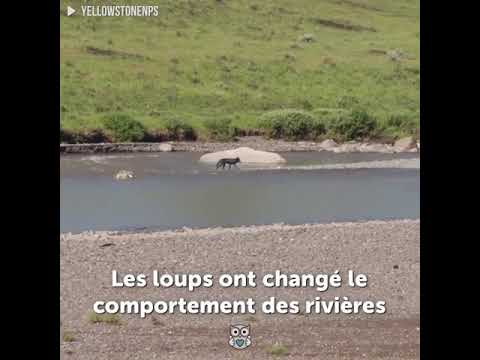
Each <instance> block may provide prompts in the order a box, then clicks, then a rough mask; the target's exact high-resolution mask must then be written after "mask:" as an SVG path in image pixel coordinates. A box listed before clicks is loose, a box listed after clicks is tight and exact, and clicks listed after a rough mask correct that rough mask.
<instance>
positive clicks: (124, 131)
mask: <svg viewBox="0 0 480 360" xmlns="http://www.w3.org/2000/svg"><path fill="white" fill-rule="evenodd" d="M103 126H104V127H105V129H106V130H107V131H108V132H109V135H110V136H111V138H112V140H113V141H114V142H135V141H141V140H143V139H144V137H145V127H144V126H143V125H142V123H140V122H139V121H137V120H135V119H133V118H132V117H130V116H129V115H126V114H121V113H118V114H111V115H109V116H107V117H105V118H104V119H103Z"/></svg>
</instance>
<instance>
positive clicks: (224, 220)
mask: <svg viewBox="0 0 480 360" xmlns="http://www.w3.org/2000/svg"><path fill="white" fill-rule="evenodd" d="M282 155H283V156H284V157H285V158H286V159H287V161H288V162H287V164H286V166H287V167H288V168H287V169H265V168H264V169H259V168H255V167H248V166H245V165H242V164H240V170H238V169H232V170H230V171H229V170H225V171H215V169H214V166H212V165H204V164H200V163H198V161H197V160H198V158H199V157H200V156H201V154H198V153H180V152H179V153H157V154H151V153H147V154H115V155H68V156H61V159H60V164H61V168H60V172H61V179H60V211H61V214H60V220H61V221H60V227H61V229H60V230H61V232H79V231H83V230H128V229H142V228H149V229H150V228H151V229H173V228H179V227H182V226H188V227H208V226H229V225H252V224H269V223H277V222H285V223H289V224H300V223H309V222H332V221H352V220H368V219H398V218H402V219H403V218H418V217H419V212H420V210H419V209H420V206H419V203H420V176H419V170H418V169H395V168H377V169H314V170H311V169H308V170H307V169H305V168H306V167H308V166H312V167H313V168H315V166H318V165H327V164H339V163H342V164H346V163H358V162H366V161H378V160H381V161H385V160H395V159H418V154H392V155H390V154H383V155H382V154H361V153H360V154H334V153H330V152H320V153H317V152H313V153H287V154H282ZM297 167H298V168H297ZM121 169H128V170H133V171H134V172H135V173H136V175H137V178H136V179H135V180H133V181H116V180H114V178H113V176H114V174H115V173H116V172H117V171H119V170H121Z"/></svg>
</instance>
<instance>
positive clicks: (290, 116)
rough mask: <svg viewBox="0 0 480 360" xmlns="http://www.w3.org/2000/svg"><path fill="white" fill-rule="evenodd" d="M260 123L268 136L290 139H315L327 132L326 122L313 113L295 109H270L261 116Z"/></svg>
mask: <svg viewBox="0 0 480 360" xmlns="http://www.w3.org/2000/svg"><path fill="white" fill-rule="evenodd" d="M259 125H260V127H261V128H262V129H265V130H266V133H267V136H269V137H272V138H276V139H279V138H285V139H290V140H302V139H315V138H316V137H318V136H320V135H322V134H323V133H325V126H324V124H323V123H322V122H321V121H319V120H317V119H316V118H315V117H314V116H313V115H312V114H310V113H308V112H306V111H303V110H295V109H283V110H274V111H269V112H267V113H265V114H263V115H262V116H261V117H260V121H259Z"/></svg>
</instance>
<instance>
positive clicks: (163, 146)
mask: <svg viewBox="0 0 480 360" xmlns="http://www.w3.org/2000/svg"><path fill="white" fill-rule="evenodd" d="M158 150H159V151H161V152H172V151H173V146H172V145H171V144H166V143H165V144H160V145H159V146H158Z"/></svg>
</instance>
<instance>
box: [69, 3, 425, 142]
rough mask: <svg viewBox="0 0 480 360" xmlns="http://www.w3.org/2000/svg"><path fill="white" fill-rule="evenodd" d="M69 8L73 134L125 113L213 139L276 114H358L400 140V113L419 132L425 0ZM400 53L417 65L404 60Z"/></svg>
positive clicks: (148, 124) (156, 126)
mask: <svg viewBox="0 0 480 360" xmlns="http://www.w3.org/2000/svg"><path fill="white" fill-rule="evenodd" d="M60 3H61V9H62V16H61V20H60V27H61V43H60V47H61V69H60V73H61V125H62V128H63V129H65V130H68V131H87V130H92V129H103V122H102V119H103V118H104V117H105V116H106V115H108V114H111V113H124V114H127V115H130V116H131V117H133V118H134V119H136V120H138V121H140V122H141V123H142V124H143V125H144V126H145V128H146V129H147V130H149V131H157V130H162V129H165V126H166V124H167V122H168V121H170V120H172V119H179V120H181V121H185V122H187V123H189V124H190V125H191V126H193V127H194V129H195V130H196V132H197V133H198V134H199V135H200V137H203V136H207V135H208V130H207V128H206V127H205V123H208V121H212V119H217V118H224V117H225V116H229V117H230V118H231V119H232V126H234V127H237V128H239V129H249V128H258V120H259V117H260V116H261V115H262V114H263V113H265V112H267V111H270V110H276V109H281V108H295V109H300V110H309V111H311V110H313V109H317V108H334V109H336V108H348V109H351V108H353V107H355V108H357V107H359V108H363V109H365V110H366V111H367V112H368V113H369V114H371V115H372V116H374V117H375V118H376V119H378V122H379V123H380V125H381V126H382V129H384V131H385V132H387V133H388V134H389V135H393V136H397V135H403V134H406V133H408V132H411V131H412V130H411V126H400V125H396V122H395V121H393V122H392V121H390V122H388V119H389V118H391V117H392V116H393V115H395V114H402V116H404V117H407V118H409V119H410V120H408V121H410V122H412V121H413V122H414V123H415V126H416V127H418V121H419V106H420V104H419V86H420V85H419V83H420V74H419V69H420V66H419V50H420V49H419V47H420V46H419V42H420V39H419V31H420V30H419V0H351V1H348V2H344V1H339V0H325V1H317V0H296V1H291V0H262V1H259V0H235V1H230V0H225V1H223V2H217V1H216V0H195V1H194V0H165V1H161V2H159V1H153V0H144V1H143V2H142V5H148V4H153V5H159V6H160V15H159V16H158V17H151V18H142V17H138V18H127V17H124V18H102V17H83V16H81V15H78V12H81V9H80V6H81V5H82V4H83V2H82V1H79V0H70V1H63V0H62V1H61V2H60ZM106 3H107V2H102V4H106ZM120 3H121V4H127V3H131V4H136V3H135V2H134V1H127V0H122V1H121V2H120ZM120 3H119V2H118V1H115V2H112V4H116V5H119V4H120ZM67 5H70V6H73V7H74V8H76V9H77V14H76V15H74V16H72V17H67V16H65V10H66V8H67ZM358 29H360V30H358ZM372 29H373V30H375V31H372ZM306 33H309V34H313V35H314V41H312V42H306V41H302V40H300V38H301V37H302V36H303V34H306ZM394 49H401V50H402V51H403V52H404V53H405V54H407V56H406V57H405V58H403V59H402V60H401V61H392V60H391V59H390V58H389V57H388V56H387V55H386V54H385V52H387V51H389V50H394ZM392 124H393V125H392Z"/></svg>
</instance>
